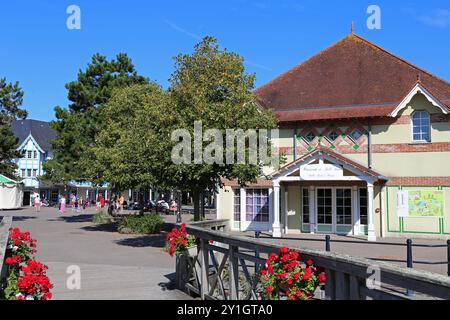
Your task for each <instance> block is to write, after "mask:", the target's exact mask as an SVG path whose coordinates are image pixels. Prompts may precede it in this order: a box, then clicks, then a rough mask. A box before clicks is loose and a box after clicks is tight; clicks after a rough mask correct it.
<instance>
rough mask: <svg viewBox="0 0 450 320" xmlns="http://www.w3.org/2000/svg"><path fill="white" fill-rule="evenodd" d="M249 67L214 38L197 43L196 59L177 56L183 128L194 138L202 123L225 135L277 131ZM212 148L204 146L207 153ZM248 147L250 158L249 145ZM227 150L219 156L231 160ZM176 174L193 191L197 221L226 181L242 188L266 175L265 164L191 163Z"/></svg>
mask: <svg viewBox="0 0 450 320" xmlns="http://www.w3.org/2000/svg"><path fill="white" fill-rule="evenodd" d="M243 62H244V61H243V58H242V57H240V56H239V55H238V54H236V53H233V52H229V51H228V50H226V49H224V50H221V49H220V48H219V45H218V43H217V40H216V39H214V38H212V37H205V38H204V39H203V40H202V41H201V42H200V43H198V44H196V45H195V48H194V52H193V53H192V54H180V55H178V56H177V57H175V71H174V73H173V74H172V76H171V78H170V82H171V87H170V89H169V91H170V93H171V95H172V98H173V99H174V106H175V108H176V109H175V110H174V112H177V113H178V114H180V115H182V116H181V117H180V119H181V122H180V123H179V125H178V126H179V127H180V128H185V129H187V130H189V131H190V132H191V136H193V134H194V122H196V121H201V123H202V125H203V130H204V131H206V130H208V129H219V130H221V131H222V133H223V134H224V133H225V131H226V130H227V129H242V130H247V129H272V128H276V120H275V117H274V115H273V113H272V112H271V111H269V110H266V109H261V108H259V107H258V105H257V103H256V101H255V96H254V94H253V92H252V90H253V89H254V81H255V75H254V74H248V73H246V72H245V68H244V63H243ZM202 140H204V139H202ZM223 140H225V139H223ZM208 143H209V141H203V146H202V150H205V147H207V145H208ZM243 147H244V148H245V149H246V154H248V153H249V151H250V150H249V145H248V144H246V145H245V146H243ZM193 149H194V148H193ZM225 150H226V149H225V148H224V149H223V154H221V155H217V156H218V159H220V158H221V159H225V157H226V154H225V152H226V151H225ZM192 158H194V156H193V157H192ZM174 171H175V172H176V174H175V175H176V176H178V177H182V178H181V180H182V181H183V185H181V186H179V187H180V189H181V190H189V191H191V192H192V194H193V198H194V208H195V210H194V212H195V218H196V219H199V203H198V201H199V194H200V193H201V192H202V191H204V190H215V189H216V188H217V186H220V185H221V178H228V179H238V180H239V181H240V183H241V184H245V183H247V182H251V181H254V180H255V179H256V178H257V177H258V176H259V175H260V174H261V172H262V164H261V165H254V164H248V163H246V164H229V163H228V164H227V163H225V164H218V163H213V164H206V163H202V164H195V163H191V164H181V165H178V166H176V167H175V168H174Z"/></svg>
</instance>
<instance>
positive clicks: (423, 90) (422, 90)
mask: <svg viewBox="0 0 450 320" xmlns="http://www.w3.org/2000/svg"><path fill="white" fill-rule="evenodd" d="M419 93H421V94H423V95H424V96H425V98H427V100H428V101H429V102H430V103H431V104H432V105H433V106H435V107H438V108H439V109H441V111H442V113H444V114H448V113H449V109H448V108H447V107H446V105H445V104H444V103H442V102H441V101H439V99H437V98H436V97H435V96H434V95H433V94H431V92H430V91H428V90H427V89H426V88H425V87H424V86H423V85H422V84H421V83H420V82H418V83H417V84H416V85H415V86H414V88H413V89H412V90H411V91H410V92H409V93H408V94H407V95H406V97H405V98H404V99H403V101H402V102H400V104H399V105H398V106H397V107H396V108H395V109H394V111H392V112H391V113H390V114H389V116H390V117H397V115H398V113H399V112H400V111H401V110H403V109H405V108H406V107H407V106H408V103H409V102H410V101H411V100H412V98H414V96H415V95H416V94H419Z"/></svg>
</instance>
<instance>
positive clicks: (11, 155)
mask: <svg viewBox="0 0 450 320" xmlns="http://www.w3.org/2000/svg"><path fill="white" fill-rule="evenodd" d="M23 95H24V93H23V91H22V89H21V88H20V86H19V83H18V82H16V83H14V84H12V83H8V82H7V81H6V79H5V78H3V79H0V173H2V174H6V175H8V176H10V177H15V169H16V165H15V164H14V162H13V160H14V159H15V158H19V157H21V154H20V152H18V151H17V150H16V149H17V138H16V137H14V134H13V132H12V131H11V122H12V121H13V120H15V119H25V118H26V117H27V111H26V110H23V109H21V108H20V106H21V105H22V103H23Z"/></svg>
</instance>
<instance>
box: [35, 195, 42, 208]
mask: <svg viewBox="0 0 450 320" xmlns="http://www.w3.org/2000/svg"><path fill="white" fill-rule="evenodd" d="M34 209H35V210H36V212H39V211H41V197H40V196H39V194H36V195H35V197H34Z"/></svg>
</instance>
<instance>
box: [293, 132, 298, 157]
mask: <svg viewBox="0 0 450 320" xmlns="http://www.w3.org/2000/svg"><path fill="white" fill-rule="evenodd" d="M297 134H298V130H297V129H294V141H293V145H294V161H295V160H297Z"/></svg>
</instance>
